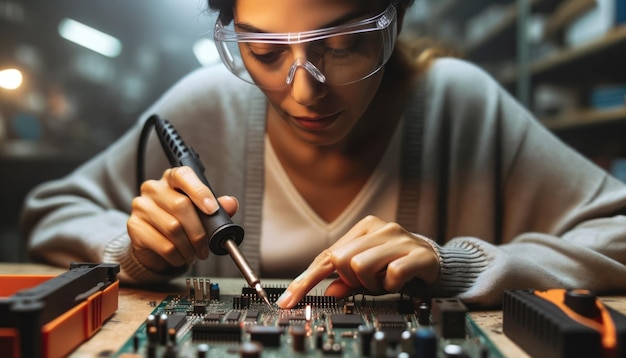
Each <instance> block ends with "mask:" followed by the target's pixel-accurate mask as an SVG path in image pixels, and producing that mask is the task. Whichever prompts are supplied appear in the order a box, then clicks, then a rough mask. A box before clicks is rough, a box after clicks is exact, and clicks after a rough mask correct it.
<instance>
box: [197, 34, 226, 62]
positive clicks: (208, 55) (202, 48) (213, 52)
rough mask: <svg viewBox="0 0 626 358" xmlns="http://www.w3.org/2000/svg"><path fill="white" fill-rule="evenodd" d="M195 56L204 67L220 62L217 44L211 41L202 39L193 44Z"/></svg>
mask: <svg viewBox="0 0 626 358" xmlns="http://www.w3.org/2000/svg"><path fill="white" fill-rule="evenodd" d="M193 54H194V55H195V56H196V59H198V62H200V64H201V65H202V66H208V65H212V64H214V63H217V62H219V61H220V54H219V53H218V52H217V48H216V47H215V43H214V42H213V41H212V40H209V39H200V40H198V41H196V42H195V43H194V44H193Z"/></svg>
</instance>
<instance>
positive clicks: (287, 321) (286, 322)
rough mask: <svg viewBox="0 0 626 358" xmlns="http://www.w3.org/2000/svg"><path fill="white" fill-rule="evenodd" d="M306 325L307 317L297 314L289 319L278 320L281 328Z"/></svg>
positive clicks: (288, 317)
mask: <svg viewBox="0 0 626 358" xmlns="http://www.w3.org/2000/svg"><path fill="white" fill-rule="evenodd" d="M294 322H295V323H297V324H304V323H305V322H306V317H305V316H304V315H303V314H295V315H291V316H287V317H282V318H281V319H279V320H278V325H279V326H289V325H291V324H292V323H294Z"/></svg>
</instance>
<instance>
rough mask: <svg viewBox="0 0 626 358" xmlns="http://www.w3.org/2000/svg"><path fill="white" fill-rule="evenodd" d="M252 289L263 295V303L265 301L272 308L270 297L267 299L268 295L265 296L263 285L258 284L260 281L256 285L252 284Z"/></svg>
mask: <svg viewBox="0 0 626 358" xmlns="http://www.w3.org/2000/svg"><path fill="white" fill-rule="evenodd" d="M254 289H255V290H256V292H257V294H258V295H259V296H261V297H263V300H264V301H265V303H267V305H268V306H269V307H270V308H273V307H272V304H271V303H270V299H269V297H268V296H267V292H265V290H264V289H263V286H261V284H260V283H257V284H256V285H254Z"/></svg>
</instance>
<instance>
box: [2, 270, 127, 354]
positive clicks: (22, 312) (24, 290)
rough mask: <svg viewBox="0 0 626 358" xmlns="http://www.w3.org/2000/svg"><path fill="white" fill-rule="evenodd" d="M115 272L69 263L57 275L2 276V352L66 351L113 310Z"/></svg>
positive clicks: (83, 339) (66, 352)
mask: <svg viewBox="0 0 626 358" xmlns="http://www.w3.org/2000/svg"><path fill="white" fill-rule="evenodd" d="M119 271H120V268H119V265H116V264H92V263H73V264H72V265H71V266H70V268H69V270H68V271H67V272H64V273H62V274H61V275H58V276H51V275H44V276H28V275H0V286H2V289H1V290H0V296H2V297H0V352H2V353H0V355H2V356H3V357H9V358H12V357H15V358H17V357H63V356H66V355H67V354H69V353H70V352H71V351H73V350H74V349H75V348H76V347H77V346H79V345H80V344H81V343H83V342H84V341H86V340H87V339H89V338H90V337H91V336H92V335H93V334H95V333H96V332H97V331H98V330H99V329H100V327H101V326H102V324H103V323H104V321H106V320H107V319H109V317H111V316H112V315H113V313H115V311H116V310H117V307H118V288H119V281H118V280H117V274H118V273H119Z"/></svg>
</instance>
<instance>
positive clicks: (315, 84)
mask: <svg viewBox="0 0 626 358" xmlns="http://www.w3.org/2000/svg"><path fill="white" fill-rule="evenodd" d="M322 76H323V75H322ZM326 94H327V88H326V85H325V84H324V83H323V82H322V81H320V77H319V75H317V74H315V73H311V72H310V70H309V69H307V68H305V67H302V66H298V67H297V68H296V69H295V73H294V74H293V76H292V77H291V97H292V98H293V99H294V100H295V101H296V102H297V103H299V104H301V105H303V106H310V105H313V104H315V103H316V102H317V101H319V100H320V99H321V98H323V97H324V96H326Z"/></svg>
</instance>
